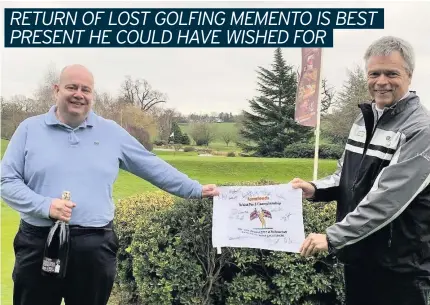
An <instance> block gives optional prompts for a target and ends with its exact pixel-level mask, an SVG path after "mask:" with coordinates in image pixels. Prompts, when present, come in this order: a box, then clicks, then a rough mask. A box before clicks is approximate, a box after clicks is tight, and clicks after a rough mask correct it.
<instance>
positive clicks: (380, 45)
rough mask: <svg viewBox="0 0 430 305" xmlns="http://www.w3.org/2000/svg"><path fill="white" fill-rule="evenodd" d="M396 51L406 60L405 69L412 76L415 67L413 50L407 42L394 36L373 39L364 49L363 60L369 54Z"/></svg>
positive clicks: (383, 53)
mask: <svg viewBox="0 0 430 305" xmlns="http://www.w3.org/2000/svg"><path fill="white" fill-rule="evenodd" d="M395 51H398V52H399V53H400V55H401V56H402V57H403V59H404V60H405V62H406V66H405V69H406V71H407V72H408V73H409V75H410V76H412V74H413V72H414V69H415V55H414V50H413V48H412V46H411V44H410V43H409V42H407V41H406V40H403V39H401V38H398V37H394V36H385V37H382V38H380V39H378V40H376V41H374V42H373V43H372V44H371V45H370V46H369V47H368V48H367V50H366V53H365V54H364V60H365V62H366V69H367V62H368V60H369V58H370V57H371V56H388V55H390V54H391V53H393V52H395Z"/></svg>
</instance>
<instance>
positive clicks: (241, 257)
mask: <svg viewBox="0 0 430 305" xmlns="http://www.w3.org/2000/svg"><path fill="white" fill-rule="evenodd" d="M262 184H274V183H273V182H270V181H259V182H257V183H249V182H244V183H240V185H262ZM235 185H238V184H237V183H235ZM167 198H171V197H164V199H165V200H170V199H167ZM158 202H159V201H158ZM132 204H133V203H132ZM119 209H120V210H122V209H126V207H125V206H124V205H123V206H120V207H119ZM119 213H120V214H122V215H124V214H126V213H124V212H123V211H120V212H119ZM303 213H304V224H305V234H306V235H307V234H309V233H311V232H315V233H323V232H324V231H325V229H326V228H327V227H328V226H329V225H331V224H332V223H333V222H334V220H335V204H334V203H329V204H321V203H309V202H307V201H304V202H303ZM134 219H135V220H134V221H130V222H124V221H119V222H117V225H118V226H119V227H120V229H119V230H120V231H121V232H127V234H128V235H126V236H124V235H123V236H122V239H123V240H122V241H121V247H122V249H121V253H127V254H128V255H129V256H130V257H128V258H127V262H128V264H131V273H132V276H129V277H127V278H126V277H124V276H122V277H120V278H121V281H122V287H132V288H133V289H131V290H129V291H128V293H129V295H128V299H129V303H126V302H125V301H124V303H123V304H131V303H130V300H134V301H135V304H166V305H167V304H178V305H179V304H187V305H190V304H196V305H197V304H199V305H202V304H207V305H212V304H213V305H218V304H220V305H221V304H223V305H225V304H227V305H236V304H237V305H239V304H241V305H247V304H249V305H254V304H256V305H257V304H282V305H286V304H301V305H302V304H303V305H305V304H306V305H311V304H321V305H322V304H327V305H328V304H330V305H337V304H342V302H343V298H344V296H343V271H342V266H341V265H340V264H338V263H337V262H336V261H334V260H333V259H330V258H328V257H326V254H324V253H320V254H318V255H317V256H315V257H309V258H304V257H301V256H300V255H299V254H295V253H287V252H280V251H267V250H261V249H248V248H223V249H222V253H221V254H217V252H216V249H215V248H213V246H212V240H211V237H212V232H211V230H212V200H211V199H203V200H185V199H177V198H175V199H174V203H173V204H170V203H168V204H165V205H164V207H163V208H160V209H157V210H154V209H153V210H151V212H143V213H142V214H139V215H138V216H134ZM128 225H131V226H132V228H128V229H127V228H125V227H127V226H128ZM130 234H131V235H130ZM127 249H128V250H127ZM127 251H128V252H127ZM123 258H124V257H123ZM119 266H120V267H119V269H122V270H120V273H121V272H122V273H124V271H125V270H124V268H128V269H127V270H126V271H127V272H130V266H129V265H127V264H124V263H123V262H122V263H121V259H120V265H119ZM126 280H128V281H130V282H129V283H128V286H127V285H125V282H126Z"/></svg>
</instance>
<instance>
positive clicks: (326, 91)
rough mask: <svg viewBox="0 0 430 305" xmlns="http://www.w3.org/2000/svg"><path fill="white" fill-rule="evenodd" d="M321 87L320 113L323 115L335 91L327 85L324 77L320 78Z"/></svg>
mask: <svg viewBox="0 0 430 305" xmlns="http://www.w3.org/2000/svg"><path fill="white" fill-rule="evenodd" d="M321 89H322V92H321V94H322V95H323V96H322V98H321V114H322V115H324V114H326V113H327V111H328V109H329V108H330V106H331V104H332V101H333V97H334V95H335V92H334V88H333V87H332V86H329V85H328V83H327V79H325V78H324V79H323V80H322V84H321Z"/></svg>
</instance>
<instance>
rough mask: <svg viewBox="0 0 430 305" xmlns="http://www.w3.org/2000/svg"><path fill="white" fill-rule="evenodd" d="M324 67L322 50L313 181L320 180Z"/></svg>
mask: <svg viewBox="0 0 430 305" xmlns="http://www.w3.org/2000/svg"><path fill="white" fill-rule="evenodd" d="M322 67H323V48H321V62H320V79H319V82H318V87H319V89H318V103H317V124H316V126H315V154H314V174H313V181H315V180H317V179H318V160H319V145H320V125H321V95H322V92H321V87H322V86H321V84H322Z"/></svg>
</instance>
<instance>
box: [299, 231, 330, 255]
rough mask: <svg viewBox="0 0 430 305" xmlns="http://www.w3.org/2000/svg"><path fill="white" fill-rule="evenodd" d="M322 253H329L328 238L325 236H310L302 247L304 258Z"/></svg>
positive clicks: (301, 251)
mask: <svg viewBox="0 0 430 305" xmlns="http://www.w3.org/2000/svg"><path fill="white" fill-rule="evenodd" d="M322 251H328V244H327V238H326V235H325V234H315V233H311V234H309V235H308V237H307V238H306V239H305V241H304V242H303V244H302V246H301V247H300V254H301V255H302V256H309V255H314V254H316V253H318V252H322Z"/></svg>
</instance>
